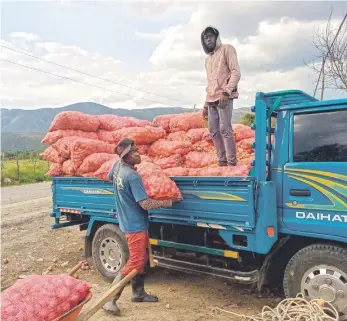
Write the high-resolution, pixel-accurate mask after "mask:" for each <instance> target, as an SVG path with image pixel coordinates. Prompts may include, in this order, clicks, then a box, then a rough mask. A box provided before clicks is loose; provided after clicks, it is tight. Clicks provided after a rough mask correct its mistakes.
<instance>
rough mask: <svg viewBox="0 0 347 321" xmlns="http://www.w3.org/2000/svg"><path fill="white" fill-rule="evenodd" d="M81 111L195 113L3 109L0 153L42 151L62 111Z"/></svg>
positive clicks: (97, 110)
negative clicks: (54, 120)
mask: <svg viewBox="0 0 347 321" xmlns="http://www.w3.org/2000/svg"><path fill="white" fill-rule="evenodd" d="M67 110H71V111H80V112H83V113H86V114H92V115H101V114H114V115H118V116H132V117H135V118H138V119H145V120H150V121H151V120H152V119H153V118H154V117H156V116H158V115H163V114H179V113H183V112H192V111H194V110H193V109H187V108H182V107H159V108H146V109H122V108H117V109H113V108H110V107H107V106H104V105H101V104H97V103H91V102H84V103H77V104H73V105H68V106H65V107H61V108H40V109H35V110H24V109H6V108H2V109H1V150H2V151H3V152H15V151H24V150H38V149H41V148H43V147H44V146H43V145H41V143H40V141H41V139H42V138H43V137H44V135H45V133H46V132H47V131H48V128H49V126H50V124H51V122H52V120H53V118H54V117H55V116H56V115H57V114H58V113H60V112H62V111H67ZM248 112H250V109H249V108H239V109H234V111H233V122H237V121H239V120H240V119H241V118H242V117H243V116H244V115H245V114H246V113H248Z"/></svg>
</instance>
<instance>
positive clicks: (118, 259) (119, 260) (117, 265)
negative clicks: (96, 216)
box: [92, 224, 129, 282]
mask: <svg viewBox="0 0 347 321" xmlns="http://www.w3.org/2000/svg"><path fill="white" fill-rule="evenodd" d="M92 257H93V262H94V266H95V267H96V268H97V270H98V272H99V273H100V274H101V276H102V277H103V278H104V279H105V280H106V281H108V282H112V281H113V279H114V278H115V277H116V275H117V274H118V273H119V272H120V270H121V269H122V268H123V266H124V265H125V263H126V262H127V261H128V258H129V249H128V244H127V241H126V239H125V236H124V234H123V233H122V232H121V230H120V229H119V227H118V226H117V225H115V224H105V225H102V226H100V227H99V229H98V230H97V231H96V232H95V234H94V237H93V242H92Z"/></svg>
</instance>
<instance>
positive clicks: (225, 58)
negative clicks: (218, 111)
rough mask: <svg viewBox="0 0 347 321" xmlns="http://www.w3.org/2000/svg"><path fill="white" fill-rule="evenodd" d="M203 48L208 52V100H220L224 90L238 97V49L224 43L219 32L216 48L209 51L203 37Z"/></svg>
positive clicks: (231, 96) (231, 95) (206, 65)
mask: <svg viewBox="0 0 347 321" xmlns="http://www.w3.org/2000/svg"><path fill="white" fill-rule="evenodd" d="M201 42H202V45H203V48H204V50H205V52H206V53H207V54H208V56H207V57H206V60H205V68H206V73H207V80H208V85H207V88H206V93H207V94H206V102H215V101H217V100H219V97H220V95H221V93H222V92H227V93H228V94H229V95H230V98H233V99H235V98H238V96H239V94H238V92H237V85H238V82H239V80H240V78H241V73H240V67H239V63H238V60H237V54H236V50H235V48H234V47H233V46H232V45H227V44H222V43H221V41H220V37H219V34H218V37H217V42H216V48H215V50H214V51H213V52H212V53H208V51H207V49H206V47H205V45H204V41H203V39H201Z"/></svg>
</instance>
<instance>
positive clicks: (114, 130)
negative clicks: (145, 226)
mask: <svg viewBox="0 0 347 321" xmlns="http://www.w3.org/2000/svg"><path fill="white" fill-rule="evenodd" d="M233 134H234V137H235V141H236V145H237V164H238V165H237V166H234V167H218V166H217V162H218V160H217V155H216V152H215V148H214V145H213V142H212V139H211V137H210V135H209V132H208V129H207V128H206V122H205V120H204V119H203V117H202V115H201V112H198V113H183V114H173V115H162V116H157V117H155V118H154V120H153V122H149V121H147V120H139V119H136V118H133V117H120V116H116V115H98V116H97V115H87V114H83V113H81V112H76V111H65V112H62V113H60V114H58V115H57V116H56V117H55V118H54V120H53V122H52V124H51V126H50V128H49V131H48V133H47V135H46V136H45V137H44V139H43V140H42V143H44V144H47V145H49V147H48V148H47V149H46V150H45V151H44V152H43V153H42V154H41V158H43V159H45V160H47V161H49V162H50V163H51V166H50V169H49V171H48V172H47V175H48V176H83V177H97V178H100V179H103V180H107V175H108V173H109V172H110V170H111V169H112V166H113V164H114V163H115V162H117V161H118V160H119V158H118V156H117V155H116V154H114V148H115V145H116V144H117V143H118V142H119V141H120V140H121V139H123V138H130V139H133V140H134V141H135V142H136V145H137V146H138V147H139V150H140V154H141V158H142V163H141V164H140V165H138V166H137V171H138V172H139V174H140V175H141V177H142V179H143V182H144V185H145V188H146V191H147V193H148V196H149V197H151V198H154V199H173V198H178V199H180V198H181V194H180V191H179V189H178V188H177V186H176V184H175V183H174V182H173V181H172V180H171V179H170V177H175V176H247V175H248V173H249V170H250V167H251V162H252V161H253V160H254V150H253V149H252V148H251V146H250V144H251V143H252V142H253V141H254V131H253V130H252V129H251V128H250V127H248V126H245V125H242V124H233Z"/></svg>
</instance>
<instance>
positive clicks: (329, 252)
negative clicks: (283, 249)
mask: <svg viewBox="0 0 347 321" xmlns="http://www.w3.org/2000/svg"><path fill="white" fill-rule="evenodd" d="M283 288H284V293H285V295H286V297H295V296H296V295H297V294H298V293H302V294H303V295H304V296H305V297H306V298H307V299H308V300H312V299H319V298H322V299H324V300H325V301H328V302H330V303H332V304H333V305H334V306H335V308H336V309H337V311H338V312H339V313H340V320H347V250H346V249H345V248H343V247H340V246H335V245H329V244H313V245H310V246H307V247H305V248H303V249H302V250H300V251H299V252H298V253H296V254H295V255H294V256H293V257H292V258H291V260H290V261H289V263H288V265H287V267H286V270H285V272H284V279H283Z"/></svg>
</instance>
